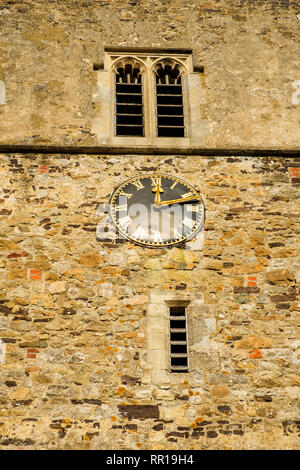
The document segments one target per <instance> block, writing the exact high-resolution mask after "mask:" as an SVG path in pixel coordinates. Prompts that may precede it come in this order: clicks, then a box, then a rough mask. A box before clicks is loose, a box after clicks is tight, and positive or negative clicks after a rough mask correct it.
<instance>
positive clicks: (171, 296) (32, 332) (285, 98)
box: [0, 0, 300, 450]
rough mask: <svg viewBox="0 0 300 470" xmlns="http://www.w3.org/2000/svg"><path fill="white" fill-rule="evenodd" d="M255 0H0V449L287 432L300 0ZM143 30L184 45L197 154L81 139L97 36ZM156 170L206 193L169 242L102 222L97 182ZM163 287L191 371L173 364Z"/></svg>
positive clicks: (168, 443)
mask: <svg viewBox="0 0 300 470" xmlns="http://www.w3.org/2000/svg"><path fill="white" fill-rule="evenodd" d="M256 3H257V4H255V2H253V1H250V0H245V1H243V2H240V1H234V0H230V1H228V2H224V1H223V2H222V1H214V0H213V1H211V2H195V1H190V0H185V1H181V0H178V1H176V2H161V1H156V0H155V1H153V2H149V1H146V0H141V1H135V0H134V1H133V0H132V1H129V2H128V0H119V1H116V0H107V1H106V0H104V1H97V2H96V1H94V2H92V1H82V2H78V1H77V2H75V1H71V0H61V1H60V2H57V1H55V0H54V1H51V2H42V1H40V0H28V1H26V2H22V3H20V2H17V1H15V0H11V1H6V0H4V1H2V2H1V11H0V13H1V14H0V28H1V31H3V34H2V35H1V39H0V145H7V146H9V145H10V146H11V147H10V149H11V151H10V152H6V151H5V152H6V153H2V154H0V174H1V187H0V252H1V259H0V342H1V343H0V350H1V360H0V379H1V380H0V405H1V406H0V416H1V419H0V429H1V436H0V448H1V449H9V450H16V449H20V450H22V449H30V450H31V449H35V450H37V449H39V450H48V449H49V450H53V449H54V450H70V449H81V450H87V449H95V450H99V449H104V450H105V449H106V450H107V449H127V450H128V449H130V450H135V449H148V450H152V449H162V450H165V449H167V450H181V449H182V450H184V449H215V450H220V449H222V450H224V449H225V448H226V449H234V450H240V449H251V450H252V449H268V450H269V449H270V450H271V449H298V448H299V406H298V401H299V389H300V378H299V373H298V370H299V364H300V342H299V341H300V340H299V320H300V303H299V294H300V291H299V289H300V274H299V273H300V269H299V267H300V260H299V233H300V225H299V224H300V222H299V221H300V217H299V198H300V193H299V190H300V184H299V182H300V177H299V176H300V163H299V157H298V155H297V154H296V153H294V156H293V154H292V153H290V154H288V153H287V151H290V150H291V149H297V148H299V117H298V114H299V100H300V95H299V86H298V85H299V84H298V81H299V80H298V77H297V73H298V70H299V63H298V62H299V61H298V56H299V54H298V51H299V45H298V38H297V34H298V30H299V18H297V15H298V13H299V5H298V2H296V1H295V0H289V1H280V2H279V1H274V2H267V1H265V0H262V1H260V2H256ZM298 16H299V15H298ZM153 31H155V35H153ZM149 44H151V45H152V47H154V48H159V49H160V50H164V49H167V48H175V49H176V50H178V48H191V49H192V50H193V54H192V57H191V62H192V63H191V73H190V74H189V76H188V77H186V78H188V80H187V81H185V84H184V85H185V89H188V91H189V93H188V95H189V98H190V103H188V102H187V101H186V100H185V113H186V124H187V126H188V129H187V133H188V134H189V131H190V128H189V124H190V125H191V129H192V131H193V133H194V132H196V135H197V139H196V141H195V142H194V144H193V145H195V146H196V147H197V148H203V149H206V152H205V154H206V155H207V156H204V155H203V154H201V155H200V154H199V155H197V154H196V153H195V152H194V153H195V154H193V155H192V154H189V153H190V150H191V149H189V148H186V147H184V146H183V145H185V144H182V143H181V142H179V140H181V139H179V140H178V139H177V138H173V139H172V145H171V143H170V141H169V140H168V141H165V140H164V139H161V141H160V145H163V144H164V145H165V153H167V152H168V153H169V155H165V154H160V153H159V151H158V149H157V148H156V149H154V150H153V148H152V147H153V146H155V145H157V142H155V139H153V142H150V144H149V147H151V148H149V149H148V148H147V147H146V148H144V147H141V146H140V153H139V154H135V150H134V146H135V144H136V141H135V142H134V140H133V138H132V137H128V140H127V141H126V142H127V144H126V145H127V146H129V147H130V148H131V149H127V151H124V154H123V153H122V150H121V148H122V146H121V145H120V146H117V147H116V148H114V149H113V150H112V149H110V148H107V149H106V148H102V150H101V147H97V148H96V147H95V146H96V145H97V146H98V145H99V139H98V137H99V135H100V137H101V135H102V134H104V133H105V129H106V128H108V129H110V127H111V128H112V126H111V124H112V122H113V121H112V120H111V116H110V115H109V112H110V110H106V111H107V116H106V117H107V119H106V120H105V119H104V120H103V122H102V124H103V126H102V125H99V116H100V115H101V116H102V115H105V105H106V104H105V103H106V101H105V100H106V99H107V97H108V96H111V95H110V91H111V90H110V89H109V86H110V85H109V82H110V80H111V77H108V75H109V74H108V72H106V71H105V70H104V68H105V67H106V64H104V59H105V56H104V52H103V47H104V46H116V47H133V48H136V47H137V46H138V47H142V48H147V47H149ZM143 50H145V49H143ZM241 51H242V54H241ZM20 61H21V62H20ZM20 64H21V66H20ZM266 64H267V65H266ZM103 67H104V68H103ZM220 70H221V71H222V73H220ZM105 73H106V79H107V82H104V81H102V82H101V80H102V78H103V77H104V74H105ZM101 77H102V78H101ZM144 83H145V82H144ZM111 84H112V85H113V84H114V81H113V80H111ZM99 90H100V92H102V94H101V93H100V95H99V96H98V95H97V93H98V92H99ZM147 90H148V91H147V93H148V92H149V91H150V87H149V89H148V88H147ZM144 111H145V113H144V118H145V122H147V120H148V121H149V119H150V118H152V117H153V119H154V121H153V122H154V127H155V126H156V118H155V115H154V113H153V112H152V111H153V110H152V111H151V109H146V107H145V110H144ZM195 116H196V119H194V117H195ZM97 120H98V121H97ZM200 121H201V122H200ZM97 122H98V127H97ZM199 122H200V124H201V126H200V125H199ZM100 124H101V123H100ZM148 124H149V122H147V126H148ZM147 126H146V128H147ZM146 130H147V129H146ZM97 133H98V134H97ZM17 144H20V145H22V146H28V147H27V148H26V149H25V150H26V151H25V150H24V152H23V153H22V152H21V153H20V152H19V151H18V152H16V153H15V152H14V150H13V149H14V148H15V145H17ZM35 145H40V146H42V147H43V146H44V147H43V148H42V149H41V153H38V151H37V149H36V147H35ZM137 145H139V144H138V143H137ZM47 146H49V149H48V150H49V153H46V152H47ZM76 146H78V147H81V150H80V153H78V154H76ZM71 147H73V148H72V150H70V153H68V151H69V150H68V148H71ZM51 148H52V150H51ZM84 148H86V152H87V153H83V152H85V150H84ZM185 148H186V150H187V151H186V152H185ZM260 148H264V149H265V150H264V152H263V154H260V153H257V152H256V153H255V149H260ZM2 149H3V147H2ZM172 149H174V151H173V150H172ZM177 149H178V151H177ZM214 149H218V152H215V154H214ZM228 149H236V150H235V152H234V153H235V156H231V155H228V156H226V153H224V154H222V152H227V153H228ZM249 149H252V150H251V151H250V150H249ZM267 149H272V151H273V150H275V151H278V152H279V151H281V152H282V154H281V156H274V153H272V154H271V155H269V156H268V154H267ZM18 150H20V149H18ZM131 150H132V151H131ZM148 150H149V152H148ZM194 150H195V149H194ZM194 150H193V151H194ZM2 151H3V152H4V150H2ZM129 151H130V153H129ZM283 151H286V152H285V153H283ZM51 152H53V153H51ZM238 152H240V154H241V155H240V156H237V154H238ZM112 153H114V154H113V155H112ZM143 153H144V155H143ZM203 153H204V152H203ZM220 154H222V155H223V156H221V155H220ZM208 155H210V156H208ZM217 155H218V156H217ZM247 155H248V156H247ZM156 171H159V172H161V173H166V174H171V175H173V176H176V175H177V176H178V177H179V178H183V179H185V180H186V181H187V182H189V183H191V184H192V185H194V186H195V187H197V188H198V189H199V191H200V192H201V195H202V196H203V199H204V202H205V208H206V220H205V225H204V228H203V230H202V231H201V232H200V233H199V234H198V236H197V237H196V238H195V239H193V240H192V241H190V242H188V243H187V244H186V245H183V246H178V247H176V248H155V249H147V248H144V247H142V246H138V245H133V244H131V243H129V242H128V241H126V240H119V239H118V237H117V236H116V234H115V233H114V232H113V230H112V227H111V226H109V220H108V219H109V218H108V214H106V213H105V207H106V204H107V203H108V202H109V198H110V195H111V193H112V191H113V190H114V189H115V188H116V187H117V186H118V185H119V184H120V183H122V182H123V181H125V180H126V179H128V178H131V177H133V176H136V175H140V174H150V173H153V172H156ZM104 222H105V223H104ZM99 228H101V229H103V230H102V232H101V231H100V230H98V229H99ZM101 233H102V234H103V233H104V234H105V235H106V237H105V239H103V237H102V238H101V236H100V234H101ZM168 302H173V303H174V305H175V304H176V305H179V303H180V302H184V305H185V306H186V315H187V327H188V353H189V372H188V373H171V372H170V344H169V327H170V323H169V310H168V308H169V303H168Z"/></svg>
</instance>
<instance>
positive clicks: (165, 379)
mask: <svg viewBox="0 0 300 470" xmlns="http://www.w3.org/2000/svg"><path fill="white" fill-rule="evenodd" d="M151 378H152V383H155V384H157V385H163V384H165V385H169V384H170V383H172V380H171V376H170V373H169V372H168V371H167V370H164V369H155V370H152V373H151Z"/></svg>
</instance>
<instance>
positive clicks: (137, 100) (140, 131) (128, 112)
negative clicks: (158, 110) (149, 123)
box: [113, 57, 145, 137]
mask: <svg viewBox="0 0 300 470" xmlns="http://www.w3.org/2000/svg"><path fill="white" fill-rule="evenodd" d="M144 71H145V67H144V64H143V63H141V62H140V61H138V60H136V59H135V58H132V57H123V58H122V59H121V60H118V61H116V63H115V64H114V66H113V72H114V81H115V123H114V127H115V135H116V136H136V137H138V136H140V137H143V136H144V135H145V110H144V89H145V78H144V75H145V74H144Z"/></svg>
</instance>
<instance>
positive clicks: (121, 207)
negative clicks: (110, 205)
mask: <svg viewBox="0 0 300 470" xmlns="http://www.w3.org/2000/svg"><path fill="white" fill-rule="evenodd" d="M114 210H115V211H116V212H117V211H126V212H127V204H122V205H121V206H114Z"/></svg>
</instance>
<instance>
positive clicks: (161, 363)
mask: <svg viewBox="0 0 300 470" xmlns="http://www.w3.org/2000/svg"><path fill="white" fill-rule="evenodd" d="M148 363H150V364H151V367H152V368H153V369H162V368H163V369H166V368H167V367H168V360H167V356H166V354H165V353H164V351H161V350H159V349H158V350H151V351H149V353H148Z"/></svg>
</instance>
